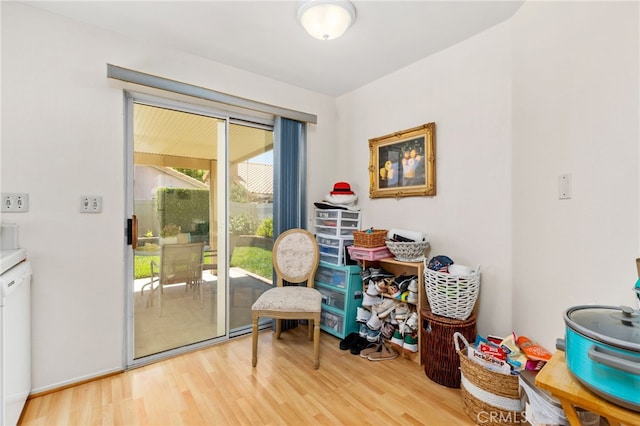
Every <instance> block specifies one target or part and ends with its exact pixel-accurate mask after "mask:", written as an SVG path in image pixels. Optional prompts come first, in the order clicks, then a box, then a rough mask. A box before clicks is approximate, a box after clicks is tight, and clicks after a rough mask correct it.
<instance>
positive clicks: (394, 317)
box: [389, 309, 398, 325]
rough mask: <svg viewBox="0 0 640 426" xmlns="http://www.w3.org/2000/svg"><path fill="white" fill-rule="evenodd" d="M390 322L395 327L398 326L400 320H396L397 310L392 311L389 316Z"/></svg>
mask: <svg viewBox="0 0 640 426" xmlns="http://www.w3.org/2000/svg"><path fill="white" fill-rule="evenodd" d="M389 322H390V323H391V324H393V325H398V320H397V319H396V311H395V309H394V310H393V311H391V313H390V314H389Z"/></svg>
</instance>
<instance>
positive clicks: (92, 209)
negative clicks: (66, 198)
mask: <svg viewBox="0 0 640 426" xmlns="http://www.w3.org/2000/svg"><path fill="white" fill-rule="evenodd" d="M101 212H102V197H101V196H99V195H83V196H81V197H80V213H101Z"/></svg>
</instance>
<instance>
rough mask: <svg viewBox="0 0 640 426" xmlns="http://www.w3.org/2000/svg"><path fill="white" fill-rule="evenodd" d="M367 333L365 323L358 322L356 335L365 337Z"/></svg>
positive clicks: (367, 328)
mask: <svg viewBox="0 0 640 426" xmlns="http://www.w3.org/2000/svg"><path fill="white" fill-rule="evenodd" d="M367 334H369V327H367V325H366V324H360V330H359V331H358V335H359V336H360V337H367Z"/></svg>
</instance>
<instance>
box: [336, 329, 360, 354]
mask: <svg viewBox="0 0 640 426" xmlns="http://www.w3.org/2000/svg"><path fill="white" fill-rule="evenodd" d="M357 337H358V333H356V332H353V333H349V334H347V337H345V338H344V339H342V340H341V341H340V349H341V350H343V351H346V350H347V349H349V348H350V347H351V345H352V344H353V342H354V341H355V340H356V338H357Z"/></svg>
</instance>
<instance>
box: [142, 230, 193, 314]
mask: <svg viewBox="0 0 640 426" xmlns="http://www.w3.org/2000/svg"><path fill="white" fill-rule="evenodd" d="M203 249H204V243H191V244H163V245H162V246H161V247H160V263H159V264H158V263H157V262H155V261H154V260H152V261H151V278H150V281H149V282H148V283H147V284H145V285H143V286H142V288H141V289H140V294H141V295H143V292H144V288H145V287H147V286H149V287H150V292H149V295H148V296H147V307H149V306H153V294H154V293H157V294H158V305H159V310H160V316H162V294H163V293H164V286H166V285H170V284H181V283H184V284H185V291H188V290H189V289H191V288H192V289H193V290H194V298H195V297H197V296H199V297H200V304H201V305H202V302H203V286H202V256H203ZM156 282H157V285H156V286H155V287H154V283H156ZM198 292H199V294H198Z"/></svg>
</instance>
